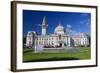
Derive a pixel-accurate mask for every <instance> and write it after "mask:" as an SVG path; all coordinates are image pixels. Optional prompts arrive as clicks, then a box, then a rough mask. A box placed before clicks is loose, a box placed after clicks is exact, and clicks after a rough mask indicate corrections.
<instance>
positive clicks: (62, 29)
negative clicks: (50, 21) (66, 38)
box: [54, 23, 65, 35]
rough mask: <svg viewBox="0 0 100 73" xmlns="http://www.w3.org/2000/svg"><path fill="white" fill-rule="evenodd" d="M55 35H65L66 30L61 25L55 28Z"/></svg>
mask: <svg viewBox="0 0 100 73" xmlns="http://www.w3.org/2000/svg"><path fill="white" fill-rule="evenodd" d="M54 33H55V34H58V35H64V33H65V29H64V27H63V26H62V25H61V24H60V23H59V25H58V26H57V27H56V28H55V30H54Z"/></svg>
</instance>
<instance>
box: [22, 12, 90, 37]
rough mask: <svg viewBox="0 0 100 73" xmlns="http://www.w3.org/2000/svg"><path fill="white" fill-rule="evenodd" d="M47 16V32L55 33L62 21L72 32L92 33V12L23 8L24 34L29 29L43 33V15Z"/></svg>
mask: <svg viewBox="0 0 100 73" xmlns="http://www.w3.org/2000/svg"><path fill="white" fill-rule="evenodd" d="M44 16H45V18H46V23H47V33H48V34H53V32H54V29H55V28H56V27H57V26H58V24H59V23H61V25H62V26H64V27H65V29H66V28H68V29H66V30H69V29H70V32H72V33H78V32H85V33H89V34H90V32H91V31H90V27H91V22H90V20H91V14H90V13H76V12H52V11H33V10H23V35H24V36H26V34H27V32H28V31H36V32H37V33H39V34H41V24H42V20H43V17H44Z"/></svg>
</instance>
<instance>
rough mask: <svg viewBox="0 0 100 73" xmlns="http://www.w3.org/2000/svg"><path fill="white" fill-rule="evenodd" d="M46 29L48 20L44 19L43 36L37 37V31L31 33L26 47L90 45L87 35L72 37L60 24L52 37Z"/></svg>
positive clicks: (28, 34)
mask: <svg viewBox="0 0 100 73" xmlns="http://www.w3.org/2000/svg"><path fill="white" fill-rule="evenodd" d="M46 27H47V26H46V19H45V17H44V18H43V22H42V34H41V35H37V34H36V32H35V31H29V32H28V33H27V37H26V46H36V45H43V46H45V47H66V46H67V47H73V46H88V45H89V44H90V43H89V37H88V36H87V35H86V34H85V33H79V34H78V35H77V36H70V35H68V34H66V31H65V28H64V27H63V26H62V25H61V24H60V23H59V24H58V26H57V27H56V28H55V29H54V33H53V34H50V35H48V34H47V32H46Z"/></svg>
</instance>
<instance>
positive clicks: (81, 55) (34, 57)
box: [23, 47, 91, 62]
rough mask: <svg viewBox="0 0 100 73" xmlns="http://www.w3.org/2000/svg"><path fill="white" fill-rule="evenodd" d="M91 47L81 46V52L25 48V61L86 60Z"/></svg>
mask: <svg viewBox="0 0 100 73" xmlns="http://www.w3.org/2000/svg"><path fill="white" fill-rule="evenodd" d="M90 58H91V55H90V48H89V47H80V50H79V52H61V53H60V52H59V53H44V52H42V53H34V52H33V51H32V50H31V49H30V48H25V49H24V50H23V62H37V61H55V60H84V59H90Z"/></svg>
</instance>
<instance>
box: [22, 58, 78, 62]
mask: <svg viewBox="0 0 100 73" xmlns="http://www.w3.org/2000/svg"><path fill="white" fill-rule="evenodd" d="M63 60H66V61H67V60H79V59H78V58H74V57H67V58H56V57H55V58H48V59H36V60H28V61H23V62H43V61H63Z"/></svg>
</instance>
